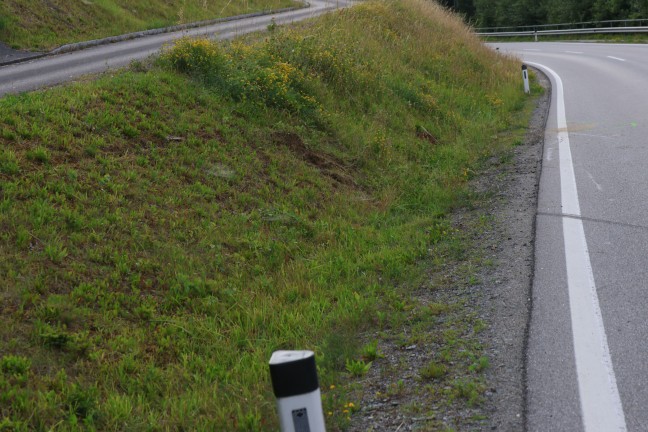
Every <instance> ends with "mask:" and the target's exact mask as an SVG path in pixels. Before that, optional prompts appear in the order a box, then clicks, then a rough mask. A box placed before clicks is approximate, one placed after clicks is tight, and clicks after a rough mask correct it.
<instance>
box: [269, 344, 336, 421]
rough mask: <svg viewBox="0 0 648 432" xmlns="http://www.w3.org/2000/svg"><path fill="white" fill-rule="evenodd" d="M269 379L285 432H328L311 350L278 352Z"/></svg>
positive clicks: (274, 355)
mask: <svg viewBox="0 0 648 432" xmlns="http://www.w3.org/2000/svg"><path fill="white" fill-rule="evenodd" d="M270 378H271V379H272V389H273V391H274V394H275V397H276V398H277V410H278V411H279V422H280V425H281V431H282V432H326V427H325V425H324V412H323V411H322V396H321V394H320V389H319V382H318V379H317V367H316V366H315V353H314V352H312V351H275V352H274V353H272V357H270Z"/></svg>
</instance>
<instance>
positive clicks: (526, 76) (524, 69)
mask: <svg viewBox="0 0 648 432" xmlns="http://www.w3.org/2000/svg"><path fill="white" fill-rule="evenodd" d="M522 79H523V80H524V93H526V94H529V93H531V89H530V88H529V71H528V70H527V65H522Z"/></svg>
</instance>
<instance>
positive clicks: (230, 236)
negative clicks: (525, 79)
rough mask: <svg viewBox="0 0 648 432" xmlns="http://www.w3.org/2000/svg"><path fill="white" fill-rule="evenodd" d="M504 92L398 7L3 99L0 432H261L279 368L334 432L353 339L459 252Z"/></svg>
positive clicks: (498, 60)
mask: <svg viewBox="0 0 648 432" xmlns="http://www.w3.org/2000/svg"><path fill="white" fill-rule="evenodd" d="M519 84H520V83H519V64H518V63H516V62H514V61H510V60H507V59H505V58H503V57H501V56H499V55H497V54H495V53H494V52H491V51H489V50H488V49H486V48H484V47H483V46H482V45H481V44H480V43H479V41H478V40H477V39H476V38H474V37H473V36H472V35H471V34H470V32H469V31H468V29H466V28H465V27H464V26H463V24H462V23H461V21H460V20H459V19H457V18H455V17H454V16H451V15H449V14H448V13H447V12H445V11H444V10H442V9H440V8H439V7H437V6H436V5H435V4H433V3H429V2H424V1H421V0H402V1H393V2H371V3H366V4H362V5H359V6H357V7H354V8H352V9H349V10H344V11H340V12H337V13H334V14H330V15H327V16H325V17H322V18H320V19H317V20H315V21H311V22H309V23H307V24H303V25H301V26H300V27H297V28H292V29H277V30H274V31H273V32H272V33H271V34H270V36H268V38H267V39H266V40H265V41H260V42H256V43H253V44H251V45H246V44H243V43H240V42H235V43H233V44H230V45H227V46H221V45H218V44H215V43H212V42H208V41H189V40H187V41H183V42H181V43H180V44H178V46H177V47H175V48H173V49H170V50H168V51H167V53H166V54H165V55H164V56H163V57H162V58H161V59H160V60H159V61H158V62H157V64H156V65H153V66H145V65H134V66H133V67H132V68H131V70H129V71H125V72H123V73H119V74H117V75H116V76H105V77H102V78H100V79H99V80H97V81H94V82H83V83H77V84H73V85H70V86H66V87H61V88H54V89H50V90H47V91H42V92H35V93H29V94H24V95H20V96H9V97H6V98H4V99H2V100H0V256H1V257H2V259H1V260H0V316H1V317H2V321H3V326H2V327H0V347H1V350H0V352H1V356H0V429H2V430H95V429H97V430H276V428H277V420H276V416H275V413H274V411H275V409H274V402H273V397H272V393H271V389H270V384H269V379H268V371H267V361H268V359H269V357H270V354H271V353H272V352H273V351H274V350H277V349H295V348H299V349H312V350H314V351H315V352H316V353H317V361H318V365H319V368H320V378H321V381H322V388H323V390H324V393H325V394H324V405H325V410H326V412H327V413H328V422H329V423H328V424H329V427H330V428H331V429H335V428H340V427H344V425H345V424H346V422H347V421H348V417H349V415H351V414H352V412H353V410H355V409H357V408H358V407H357V406H355V405H354V404H352V403H351V404H350V401H349V400H347V399H346V398H347V397H348V396H347V393H346V392H345V387H346V385H345V384H344V383H345V382H346V381H348V380H349V379H350V377H351V375H362V373H363V370H366V368H368V367H370V365H369V363H367V362H365V360H363V359H361V358H360V355H361V354H363V353H365V354H367V353H368V354H371V352H372V351H374V352H375V350H376V348H375V347H373V348H372V347H369V348H366V349H365V350H363V351H361V350H359V349H358V347H357V344H358V335H359V334H360V333H361V332H363V331H364V330H366V329H370V328H375V327H377V326H390V325H397V324H398V323H400V322H403V320H404V319H405V320H406V318H407V313H408V311H409V310H410V305H409V304H408V303H407V302H406V301H403V293H407V289H408V287H410V286H414V285H416V283H417V282H418V280H419V279H420V278H421V276H420V273H419V263H420V262H429V263H430V266H432V267H431V270H430V271H433V270H434V266H442V265H443V260H444V259H445V258H443V257H442V256H438V255H437V253H436V251H437V250H444V251H448V250H453V248H454V249H457V248H458V247H459V246H458V245H457V244H456V240H455V238H454V236H453V235H452V230H450V229H449V222H448V220H447V217H446V216H447V215H448V214H449V212H451V211H452V210H453V209H454V208H456V207H457V206H459V205H462V204H463V203H465V202H466V199H467V198H466V197H467V194H466V187H465V186H466V182H467V181H468V179H469V178H470V177H471V176H472V175H473V173H474V172H475V169H477V168H478V166H479V163H480V161H481V160H483V159H484V158H487V157H490V156H491V155H493V154H496V153H497V152H500V151H502V150H503V149H505V148H506V147H507V146H508V145H510V143H509V142H507V141H506V140H503V139H500V138H501V137H502V135H501V134H500V132H502V131H505V130H507V129H508V128H509V127H510V124H511V121H512V119H513V118H514V116H515V115H517V113H518V112H519V111H520V110H521V109H522V107H523V106H524V101H525V98H524V95H523V94H522V92H521V91H520V88H519ZM460 252H461V251H458V252H457V254H455V255H454V256H455V258H459V259H460V257H461V253H460ZM444 256H445V255H444ZM432 258H434V259H432ZM444 311H445V308H443V307H439V308H438V310H435V311H433V314H432V315H434V317H438V316H439V314H443V313H444ZM374 354H375V353H374ZM445 361H447V362H449V363H452V362H453V358H451V357H448V358H447V359H445ZM442 367H443V366H442ZM471 370H472V369H471ZM471 373H472V372H471ZM429 375H430V376H432V377H434V376H435V375H436V374H435V372H434V371H430V372H429ZM439 385H443V384H442V383H441V384H439ZM464 393H465V394H466V397H465V400H464V403H473V402H474V401H475V400H476V398H477V397H478V395H477V394H475V392H474V391H472V390H471V391H470V392H464ZM464 393H460V394H459V396H458V398H459V399H461V395H463V394H464Z"/></svg>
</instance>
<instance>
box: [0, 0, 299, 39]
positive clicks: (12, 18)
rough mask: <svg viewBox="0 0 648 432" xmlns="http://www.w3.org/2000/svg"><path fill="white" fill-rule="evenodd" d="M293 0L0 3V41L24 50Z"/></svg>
mask: <svg viewBox="0 0 648 432" xmlns="http://www.w3.org/2000/svg"><path fill="white" fill-rule="evenodd" d="M294 4H295V3H294V2H293V1H291V0H238V1H234V2H232V1H227V0H79V1H69V0H3V1H2V2H1V3H0V41H2V42H4V43H6V44H8V45H10V46H12V47H14V48H22V49H32V50H43V49H51V48H54V47H56V46H60V45H63V44H66V43H72V42H80V41H85V40H90V39H98V38H102V37H107V36H114V35H119V34H124V33H130V32H134V31H139V30H148V29H153V28H159V27H166V26H171V25H175V24H183V23H188V22H194V21H200V20H206V19H214V18H220V17H225V16H233V15H239V14H244V13H250V12H255V11H260V10H264V9H279V8H282V7H288V6H292V5H294Z"/></svg>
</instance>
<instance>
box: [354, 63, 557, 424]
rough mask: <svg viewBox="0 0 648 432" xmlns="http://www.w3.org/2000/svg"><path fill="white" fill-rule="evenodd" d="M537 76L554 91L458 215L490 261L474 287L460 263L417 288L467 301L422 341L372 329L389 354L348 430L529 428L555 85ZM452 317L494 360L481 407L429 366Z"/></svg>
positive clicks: (416, 297) (421, 297) (424, 296)
mask: <svg viewBox="0 0 648 432" xmlns="http://www.w3.org/2000/svg"><path fill="white" fill-rule="evenodd" d="M537 75H538V80H539V81H540V83H541V84H542V86H543V87H545V88H546V89H548V90H547V91H546V93H545V95H543V96H542V97H541V98H540V99H539V100H538V102H537V106H536V109H535V112H534V114H533V118H532V120H531V124H530V125H529V129H528V132H527V135H526V138H525V141H524V143H522V144H521V145H520V146H517V147H516V148H515V149H514V150H513V151H512V153H511V154H510V160H506V158H502V157H496V158H493V159H492V160H490V161H489V163H488V164H487V166H486V167H485V169H484V171H483V172H481V173H479V175H478V176H477V177H476V178H475V180H474V181H473V182H472V185H471V187H472V190H474V191H475V193H476V194H477V195H478V196H483V197H485V198H484V199H483V200H482V201H481V202H479V203H478V205H477V206H476V207H475V208H471V209H464V210H461V211H458V212H457V213H456V214H455V215H454V216H453V226H454V227H455V228H456V229H457V230H459V232H464V233H466V235H467V236H468V237H469V238H470V239H471V242H472V243H473V244H474V245H475V247H476V249H478V250H477V252H476V254H477V255H478V256H480V257H481V262H482V263H487V262H488V263H490V265H481V266H480V267H479V268H477V269H476V270H475V271H476V280H478V282H477V283H469V284H466V283H465V281H463V280H461V278H463V277H465V273H462V272H461V271H458V270H459V268H460V267H461V265H462V263H460V262H459V263H457V264H456V267H457V268H446V269H444V270H443V271H442V272H440V273H441V274H439V273H436V274H434V275H431V278H443V279H444V281H443V283H442V286H444V287H446V288H444V289H430V288H429V286H435V283H433V282H432V281H430V282H429V286H422V287H421V288H420V289H419V290H417V291H416V292H414V293H413V294H412V301H413V302H414V303H416V304H419V305H423V306H424V307H425V306H428V305H431V306H434V305H444V304H455V305H460V306H459V308H458V309H454V310H450V311H444V312H443V313H441V314H439V318H438V320H437V321H436V322H435V324H434V326H433V327H434V328H431V329H430V334H431V335H433V336H432V337H428V338H426V339H425V343H420V344H411V345H403V344H401V343H398V342H397V340H398V339H397V338H395V337H393V335H389V334H388V335H387V336H386V337H385V335H384V333H383V335H382V336H379V335H378V334H375V335H367V338H368V339H376V338H378V337H380V340H381V344H380V349H381V351H382V354H383V356H384V357H383V358H380V359H377V360H376V361H374V364H373V367H372V368H371V370H370V371H369V373H368V374H367V376H366V377H365V379H363V381H362V382H360V383H359V387H360V390H358V391H357V393H359V394H360V395H361V396H360V398H361V400H360V401H359V402H360V403H359V406H360V407H361V409H360V411H359V412H357V413H355V414H354V415H353V416H352V418H351V427H350V430H351V431H418V430H424V431H427V430H462V431H463V430H470V431H474V430H478V431H490V430H497V431H523V430H524V427H525V406H526V375H525V358H526V340H527V326H528V319H529V314H530V307H531V304H530V302H531V300H530V290H531V283H532V278H533V265H534V255H533V253H534V236H535V214H536V210H537V197H538V184H539V177H540V169H541V162H542V149H543V143H544V130H545V125H546V118H547V115H548V111H549V104H550V101H551V92H550V90H549V89H550V85H549V81H548V80H547V78H546V77H545V76H544V75H542V74H540V73H537ZM484 220H487V221H488V222H487V224H486V228H484V227H483V224H481V225H480V221H484ZM477 226H481V228H476V227H477ZM424 285H428V284H424ZM452 320H457V321H456V322H469V323H470V324H469V325H468V326H467V327H466V328H464V329H462V330H459V331H458V334H457V338H458V339H461V338H462V337H464V336H468V337H470V338H473V339H475V337H474V334H477V337H476V339H477V340H478V343H479V344H480V345H481V346H482V347H483V349H482V353H483V355H484V356H485V357H487V358H488V366H487V367H486V368H485V372H483V373H482V375H481V378H478V379H476V380H475V383H477V384H476V385H477V386H481V388H480V390H481V394H482V396H481V397H480V398H479V401H478V402H476V403H473V402H474V401H472V402H471V401H470V400H469V399H468V398H464V399H463V400H460V399H462V397H464V396H465V395H464V394H461V393H462V391H464V389H462V388H458V389H457V388H454V387H452V385H451V384H450V383H451V382H461V379H462V377H461V376H457V377H454V376H451V377H446V378H447V379H435V378H436V377H435V374H436V373H437V372H438V374H439V375H443V374H444V373H445V372H444V370H443V368H442V367H439V370H438V371H437V372H435V370H434V369H429V365H430V364H431V362H432V363H434V361H435V360H436V359H438V357H439V355H438V354H439V351H440V350H442V349H443V346H444V344H447V341H443V340H438V337H437V336H434V333H443V332H444V331H446V330H453V331H455V330H456V328H457V327H456V325H453V324H451V323H449V321H452ZM477 322H483V323H484V325H485V326H484V329H483V330H480V331H479V332H477V333H473V334H470V332H471V331H474V329H475V325H474V323H477ZM453 326H454V327H453ZM471 329H472V330H471ZM398 331H399V332H403V331H405V332H407V329H405V330H403V329H398ZM477 364H479V363H477ZM426 367H428V369H427V373H426V372H425V371H426ZM450 367H452V366H450ZM450 370H451V369H450ZM451 373H452V372H451V371H450V372H449V374H451ZM426 374H428V375H430V376H425V375H426ZM453 379H454V381H452V380H453ZM469 390H470V389H468V390H467V391H469ZM466 394H469V393H466ZM455 396H456V397H455ZM453 397H454V400H453Z"/></svg>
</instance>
